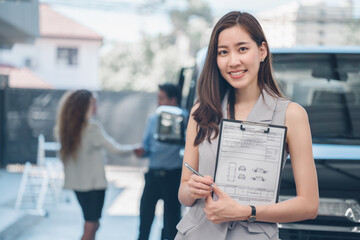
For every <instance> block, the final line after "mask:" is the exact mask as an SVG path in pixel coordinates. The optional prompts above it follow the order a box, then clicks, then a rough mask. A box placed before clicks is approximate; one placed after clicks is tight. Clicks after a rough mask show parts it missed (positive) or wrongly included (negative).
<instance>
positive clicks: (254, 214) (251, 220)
mask: <svg viewBox="0 0 360 240" xmlns="http://www.w3.org/2000/svg"><path fill="white" fill-rule="evenodd" d="M250 207H251V215H250V216H249V217H248V219H247V221H248V222H253V221H255V220H256V208H255V207H254V206H252V205H250Z"/></svg>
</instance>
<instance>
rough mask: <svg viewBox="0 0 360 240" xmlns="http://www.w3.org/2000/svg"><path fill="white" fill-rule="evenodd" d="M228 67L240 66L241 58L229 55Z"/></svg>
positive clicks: (233, 54) (237, 55)
mask: <svg viewBox="0 0 360 240" xmlns="http://www.w3.org/2000/svg"><path fill="white" fill-rule="evenodd" d="M229 65H230V66H238V65H241V57H240V55H239V54H236V53H231V54H230V59H229Z"/></svg>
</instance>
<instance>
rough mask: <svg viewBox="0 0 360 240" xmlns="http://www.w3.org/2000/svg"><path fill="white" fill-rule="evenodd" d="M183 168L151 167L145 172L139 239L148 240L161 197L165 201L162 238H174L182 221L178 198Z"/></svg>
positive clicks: (171, 239) (168, 239)
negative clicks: (165, 168)
mask: <svg viewBox="0 0 360 240" xmlns="http://www.w3.org/2000/svg"><path fill="white" fill-rule="evenodd" d="M180 178H181V169H174V170H163V169H150V170H149V171H148V172H147V173H146V174H145V186H144V190H143V194H142V197H141V201H140V234H139V240H148V239H149V234H150V230H151V225H152V222H153V219H154V216H155V207H156V203H157V201H158V200H159V199H162V200H163V201H164V227H163V229H162V232H161V239H162V240H165V239H167V240H173V239H174V238H175V236H176V233H177V229H176V225H177V224H178V222H179V221H180V213H181V205H180V202H179V200H178V190H179V185H180Z"/></svg>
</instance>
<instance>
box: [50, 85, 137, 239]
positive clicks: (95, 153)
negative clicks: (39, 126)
mask: <svg viewBox="0 0 360 240" xmlns="http://www.w3.org/2000/svg"><path fill="white" fill-rule="evenodd" d="M95 113H96V99H95V98H94V96H93V94H92V93H91V92H90V91H88V90H78V91H74V92H67V93H65V94H64V96H63V98H62V100H61V101H60V105H59V109H58V116H57V123H56V127H55V134H56V135H57V137H58V140H59V141H60V144H61V149H60V157H61V160H62V162H63V164H64V172H65V183H64V188H67V189H71V190H74V192H75V194H76V197H77V199H78V201H79V204H80V206H81V209H82V212H83V215H84V219H85V223H84V233H83V236H82V238H81V239H82V240H93V239H95V233H96V231H97V229H98V228H99V225H100V224H99V219H100V217H101V211H102V208H103V204H104V198H105V189H106V187H107V183H106V179H105V170H104V155H103V150H104V149H105V150H108V151H110V152H113V153H123V152H131V151H132V150H133V147H132V146H130V145H119V144H118V143H116V142H115V140H114V139H112V138H111V137H110V136H108V135H107V134H106V132H105V131H104V130H103V129H102V127H101V125H100V124H99V123H97V122H96V121H95V120H93V119H92V117H93V115H94V114H95Z"/></svg>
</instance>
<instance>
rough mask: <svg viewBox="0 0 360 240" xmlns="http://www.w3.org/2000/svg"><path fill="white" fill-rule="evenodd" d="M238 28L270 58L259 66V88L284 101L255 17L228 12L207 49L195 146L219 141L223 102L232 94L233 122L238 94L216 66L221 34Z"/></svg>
mask: <svg viewBox="0 0 360 240" xmlns="http://www.w3.org/2000/svg"><path fill="white" fill-rule="evenodd" d="M236 25H239V26H241V27H242V28H244V29H245V30H246V31H247V32H248V33H249V35H250V37H251V39H252V40H253V41H255V42H256V44H257V46H258V47H260V46H261V44H262V43H263V42H264V43H265V47H266V50H267V53H268V54H267V57H266V58H265V59H264V61H263V62H262V63H261V64H260V68H259V72H258V86H259V88H260V89H261V90H263V89H265V90H266V91H267V92H268V93H269V94H271V95H272V96H278V97H283V95H282V94H281V92H280V90H279V87H278V85H277V83H276V81H275V79H274V75H273V70H272V63H271V54H270V50H269V46H268V43H267V40H266V38H265V34H264V32H263V30H262V28H261V26H260V24H259V22H258V21H257V20H256V18H255V17H254V16H252V15H251V14H249V13H246V12H237V11H233V12H229V13H227V14H226V15H225V16H223V17H222V18H221V19H220V20H219V21H218V22H217V23H216V25H215V27H214V29H213V31H212V34H211V38H210V43H209V47H208V52H207V57H206V60H205V64H204V68H203V70H202V72H201V74H200V78H199V84H198V95H199V99H198V100H197V103H199V107H198V108H197V109H196V110H195V111H194V113H193V117H194V119H195V121H196V122H197V135H196V138H195V141H194V145H195V146H197V145H199V144H200V143H201V142H203V141H204V140H205V139H207V140H208V141H209V142H210V140H211V137H212V134H213V133H214V135H213V138H216V137H217V135H218V134H219V124H220V121H221V119H222V118H223V114H222V109H221V102H222V100H223V98H224V96H225V93H226V92H227V91H228V90H229V110H230V111H229V112H230V117H231V118H234V116H235V113H234V102H235V93H234V89H233V87H232V86H231V85H230V84H229V83H228V82H227V81H226V80H225V79H224V78H223V77H222V75H221V73H220V70H219V68H218V66H217V47H218V38H219V35H220V33H221V32H222V31H223V30H225V29H228V28H231V27H233V26H236Z"/></svg>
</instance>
